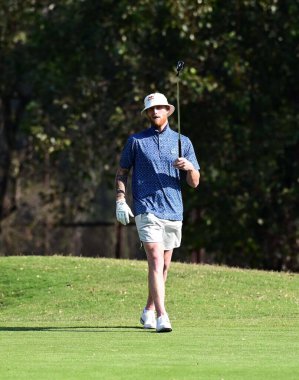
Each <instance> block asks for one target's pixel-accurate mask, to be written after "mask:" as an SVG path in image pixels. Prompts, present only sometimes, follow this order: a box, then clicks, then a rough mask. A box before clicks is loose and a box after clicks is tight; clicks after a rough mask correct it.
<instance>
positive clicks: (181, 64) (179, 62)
mask: <svg viewBox="0 0 299 380" xmlns="http://www.w3.org/2000/svg"><path fill="white" fill-rule="evenodd" d="M183 68H184V62H183V61H178V63H177V65H176V71H177V76H179V75H180V72H181V71H182V70H183Z"/></svg>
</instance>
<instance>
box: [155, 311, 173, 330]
mask: <svg viewBox="0 0 299 380" xmlns="http://www.w3.org/2000/svg"><path fill="white" fill-rule="evenodd" d="M156 331H157V332H158V333H162V332H171V331H172V327H171V324H170V321H169V318H168V315H167V314H164V315H161V317H159V318H157V327H156Z"/></svg>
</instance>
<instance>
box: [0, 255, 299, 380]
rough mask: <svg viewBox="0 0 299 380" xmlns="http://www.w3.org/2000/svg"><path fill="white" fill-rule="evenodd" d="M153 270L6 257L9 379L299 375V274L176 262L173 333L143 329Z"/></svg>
mask: <svg viewBox="0 0 299 380" xmlns="http://www.w3.org/2000/svg"><path fill="white" fill-rule="evenodd" d="M146 278H147V264H146V262H141V261H125V260H112V259H83V258H71V257H59V256H54V257H6V258H0V342H1V345H0V357H1V362H2V363H1V366H0V378H1V379H33V380H35V379H63V380H67V379H72V380H73V379H105V380H106V379H108V380H110V379H144V380H146V379H152V378H157V379H215V380H216V379H217V380H220V379H225V380H226V379H230V380H231V379H263V380H264V379H271V380H275V379H277V380H278V379H279V380H281V379H294V380H295V379H296V380H297V379H298V378H299V366H298V357H299V276H298V275H296V274H286V273H273V272H262V271H249V270H240V269H231V268H225V267H215V266H201V265H199V266H193V265H187V264H180V263H173V264H172V267H171V271H170V273H169V278H168V283H167V306H168V312H169V314H170V317H171V321H172V325H173V328H174V331H173V332H172V333H170V334H156V333H155V332H152V331H145V330H143V329H142V328H140V326H139V324H138V320H139V316H140V311H141V309H142V307H143V306H144V302H145V297H146V292H147V289H146Z"/></svg>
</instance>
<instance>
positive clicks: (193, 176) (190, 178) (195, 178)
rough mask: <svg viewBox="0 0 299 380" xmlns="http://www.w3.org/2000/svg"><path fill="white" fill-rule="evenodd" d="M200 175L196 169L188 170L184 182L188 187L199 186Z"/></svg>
mask: <svg viewBox="0 0 299 380" xmlns="http://www.w3.org/2000/svg"><path fill="white" fill-rule="evenodd" d="M199 179H200V173H199V171H198V170H196V169H192V170H188V171H187V177H186V181H187V183H188V185H189V186H191V187H194V188H195V187H197V186H198V185H199Z"/></svg>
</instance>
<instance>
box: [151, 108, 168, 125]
mask: <svg viewBox="0 0 299 380" xmlns="http://www.w3.org/2000/svg"><path fill="white" fill-rule="evenodd" d="M146 113H147V117H148V118H149V120H150V122H151V124H152V125H154V126H156V127H163V126H164V125H165V124H166V123H167V120H168V107H167V106H154V107H151V108H149V109H148V110H147V111H146Z"/></svg>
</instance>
